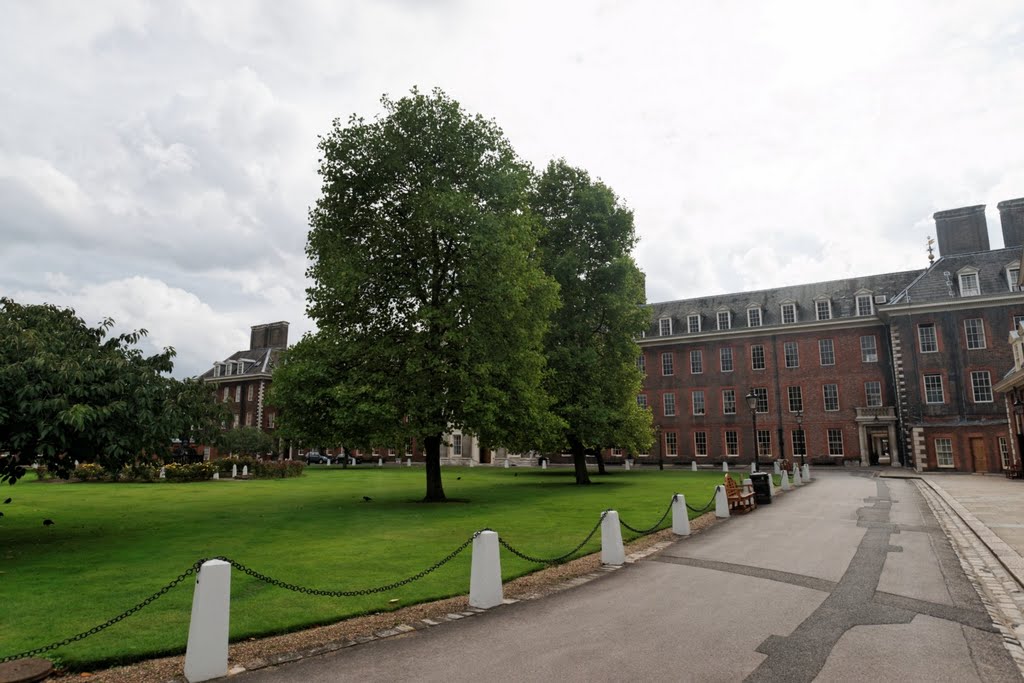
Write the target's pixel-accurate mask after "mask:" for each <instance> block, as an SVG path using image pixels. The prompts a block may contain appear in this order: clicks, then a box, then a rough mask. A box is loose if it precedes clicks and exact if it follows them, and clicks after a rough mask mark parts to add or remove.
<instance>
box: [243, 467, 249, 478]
mask: <svg viewBox="0 0 1024 683" xmlns="http://www.w3.org/2000/svg"><path fill="white" fill-rule="evenodd" d="M242 476H243V477H248V476H249V466H248V465H242Z"/></svg>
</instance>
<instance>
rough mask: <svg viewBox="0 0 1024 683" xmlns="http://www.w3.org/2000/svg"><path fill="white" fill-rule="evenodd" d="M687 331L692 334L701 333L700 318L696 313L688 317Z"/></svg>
mask: <svg viewBox="0 0 1024 683" xmlns="http://www.w3.org/2000/svg"><path fill="white" fill-rule="evenodd" d="M686 331H687V332H689V333H690V334H694V333H695V332H700V316H699V315H697V314H696V313H691V314H690V315H688V316H686Z"/></svg>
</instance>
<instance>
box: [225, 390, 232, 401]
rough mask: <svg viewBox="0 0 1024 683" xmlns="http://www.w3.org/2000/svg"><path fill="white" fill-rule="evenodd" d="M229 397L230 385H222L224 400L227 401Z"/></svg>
mask: <svg viewBox="0 0 1024 683" xmlns="http://www.w3.org/2000/svg"><path fill="white" fill-rule="evenodd" d="M229 398H231V387H224V402H225V403H227V402H228V399H229Z"/></svg>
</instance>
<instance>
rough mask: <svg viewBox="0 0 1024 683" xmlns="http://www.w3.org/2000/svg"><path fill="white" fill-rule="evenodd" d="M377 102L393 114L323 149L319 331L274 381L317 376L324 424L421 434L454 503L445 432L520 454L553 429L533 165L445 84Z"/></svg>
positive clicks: (548, 289)
mask: <svg viewBox="0 0 1024 683" xmlns="http://www.w3.org/2000/svg"><path fill="white" fill-rule="evenodd" d="M382 103H383V106H384V109H385V112H386V114H385V115H384V116H383V117H380V118H377V119H376V120H374V121H372V122H366V121H364V120H363V119H360V118H357V117H352V118H351V119H349V121H348V123H347V124H345V125H343V124H342V123H341V122H340V121H337V120H336V121H335V122H334V125H333V128H332V130H331V132H330V133H329V134H328V135H326V136H325V137H323V138H322V139H321V141H320V151H321V153H322V159H321V164H320V175H321V177H322V180H323V186H322V194H321V196H320V198H319V200H318V201H317V203H316V206H315V207H314V208H313V209H312V210H311V211H310V232H309V241H308V245H307V254H308V256H309V258H310V260H311V261H312V265H311V267H310V269H309V276H310V278H311V279H312V281H313V285H312V286H311V287H310V288H309V290H308V298H309V306H308V311H309V314H310V316H311V317H312V318H313V319H314V320H315V321H316V323H317V326H318V329H319V331H318V332H317V333H316V335H315V337H313V338H310V339H308V340H304V341H303V342H301V343H300V345H299V346H300V347H303V350H302V351H297V352H296V353H295V357H296V358H297V359H298V360H296V361H295V362H296V363H297V364H299V366H300V367H296V368H295V369H294V370H293V371H292V370H288V369H287V368H288V366H289V365H292V363H293V361H290V360H288V359H287V356H286V360H285V363H284V365H285V368H283V369H285V370H286V371H285V372H284V373H283V374H281V375H280V376H276V377H275V384H278V383H279V382H281V381H284V382H286V383H287V382H289V381H291V378H293V377H299V376H304V375H305V376H309V373H322V374H323V377H324V379H325V380H326V382H327V385H326V386H323V387H321V389H319V390H318V391H321V392H323V393H324V394H327V395H329V398H330V404H329V405H330V406H331V408H330V410H331V412H332V413H334V415H333V416H332V417H331V418H329V419H328V420H327V424H329V425H334V426H343V427H347V428H351V429H353V430H354V433H355V435H356V438H357V440H362V441H366V442H371V443H378V444H383V443H401V442H403V441H406V440H408V439H409V438H417V439H419V441H420V443H421V444H422V445H424V446H425V456H426V465H427V489H426V500H432V501H434V500H444V498H445V496H444V490H443V487H442V483H441V471H440V444H441V440H442V437H443V434H445V433H446V432H448V431H449V430H450V429H453V428H454V429H462V430H464V431H465V432H467V433H472V434H476V435H478V436H479V437H480V438H481V439H482V440H483V442H484V443H486V444H488V445H490V446H507V447H510V448H516V449H525V448H529V447H530V446H531V445H532V444H533V443H536V441H537V440H538V438H539V437H542V436H543V435H544V434H545V433H547V432H550V431H552V430H553V429H554V427H555V426H556V424H557V421H556V420H554V419H553V415H552V414H551V413H550V411H549V410H548V408H549V401H548V398H547V395H546V394H545V392H544V391H543V389H542V386H541V379H542V373H543V369H544V364H545V361H544V354H543V348H542V339H543V335H544V333H545V330H546V327H547V325H548V321H549V317H550V313H551V311H552V310H553V309H554V308H555V307H556V306H557V288H556V286H555V285H554V283H553V282H552V280H551V279H550V278H549V277H548V276H546V275H545V274H544V272H543V270H542V269H541V266H540V263H539V254H538V253H537V241H538V238H539V237H540V231H541V225H540V223H539V222H538V221H537V220H536V218H535V216H534V215H533V213H532V212H531V211H530V210H529V203H528V200H529V188H530V185H531V182H532V173H531V170H530V168H529V166H528V165H526V164H525V163H523V162H522V161H521V160H520V159H519V158H518V157H517V156H516V154H515V152H514V151H513V149H512V147H511V145H510V144H509V143H508V141H507V140H506V139H505V137H504V135H503V134H502V131H501V130H500V129H499V128H498V126H497V125H496V124H495V123H494V122H493V121H490V120H486V119H484V118H482V117H480V116H478V115H470V114H468V113H467V112H465V111H464V110H463V109H462V107H461V106H460V105H459V104H458V103H457V102H455V101H454V100H452V99H451V98H449V97H448V96H446V95H445V94H444V93H442V92H440V91H437V90H435V91H433V92H432V93H431V94H430V95H426V94H422V93H420V92H418V91H416V90H414V91H413V92H412V93H411V94H410V95H409V96H407V97H404V98H401V99H399V100H392V99H389V98H387V97H385V98H383V99H382ZM317 359H319V360H317ZM315 366H319V367H315ZM294 389H295V387H288V386H285V387H278V388H277V389H275V395H276V396H278V397H279V398H280V397H284V396H292V397H294V396H295V390H294ZM339 412H340V413H347V415H348V416H346V417H338V414H339ZM295 413H296V411H295V410H293V409H292V408H291V407H290V405H289V403H288V402H287V401H286V402H285V403H284V404H283V409H282V415H281V417H282V423H283V424H287V423H288V422H289V421H298V420H306V423H307V426H308V419H307V418H300V417H298V416H297V415H295ZM293 425H294V422H293ZM286 429H287V427H286Z"/></svg>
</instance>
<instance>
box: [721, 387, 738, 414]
mask: <svg viewBox="0 0 1024 683" xmlns="http://www.w3.org/2000/svg"><path fill="white" fill-rule="evenodd" d="M726 397H731V398H732V400H731V401H727V400H726ZM730 407H731V408H732V410H729V408H730ZM735 414H736V390H735V389H722V415H735Z"/></svg>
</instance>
